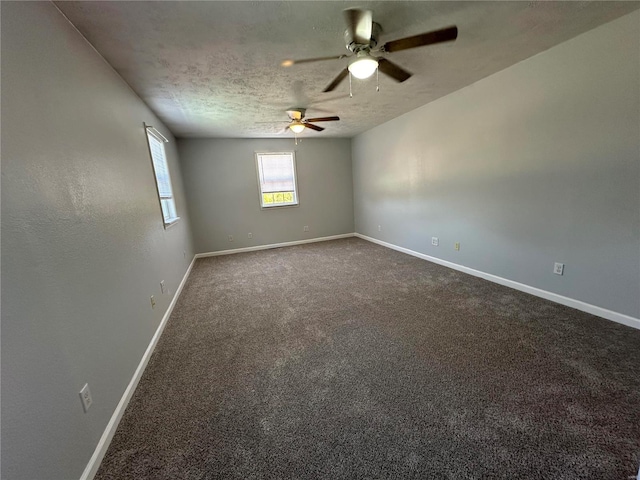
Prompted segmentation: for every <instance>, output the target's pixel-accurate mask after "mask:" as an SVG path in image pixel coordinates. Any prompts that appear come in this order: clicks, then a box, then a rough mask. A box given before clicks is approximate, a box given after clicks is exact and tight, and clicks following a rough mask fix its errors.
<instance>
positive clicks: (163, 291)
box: [160, 280, 167, 294]
mask: <svg viewBox="0 0 640 480" xmlns="http://www.w3.org/2000/svg"><path fill="white" fill-rule="evenodd" d="M160 291H161V292H162V293H163V294H165V293H167V289H166V287H165V286H164V280H162V281H161V282H160Z"/></svg>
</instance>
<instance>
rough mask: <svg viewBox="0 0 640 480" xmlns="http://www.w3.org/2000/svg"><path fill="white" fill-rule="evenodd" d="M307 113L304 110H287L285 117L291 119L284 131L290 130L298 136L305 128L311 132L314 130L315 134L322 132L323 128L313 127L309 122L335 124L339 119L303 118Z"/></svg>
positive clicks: (334, 117)
mask: <svg viewBox="0 0 640 480" xmlns="http://www.w3.org/2000/svg"><path fill="white" fill-rule="evenodd" d="M306 111H307V109H306V108H300V107H296V108H291V109H289V110H287V115H289V118H290V119H291V122H290V123H289V125H287V126H286V127H285V129H284V131H285V132H286V131H287V130H291V131H292V132H293V133H295V134H298V133H302V131H303V130H304V129H305V128H310V129H311V130H315V131H316V132H321V131H323V130H324V128H323V127H319V126H318V125H314V124H313V123H311V122H335V121H338V120H340V117H336V116H333V117H318V118H305V117H304V114H305V112H306Z"/></svg>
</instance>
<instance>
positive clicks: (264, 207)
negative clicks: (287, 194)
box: [260, 203, 300, 210]
mask: <svg viewBox="0 0 640 480" xmlns="http://www.w3.org/2000/svg"><path fill="white" fill-rule="evenodd" d="M298 206H300V204H299V203H281V204H278V205H262V206H260V208H261V209H262V210H271V209H278V208H290V207H298Z"/></svg>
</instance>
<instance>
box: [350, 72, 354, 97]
mask: <svg viewBox="0 0 640 480" xmlns="http://www.w3.org/2000/svg"><path fill="white" fill-rule="evenodd" d="M349 98H353V93H351V72H349Z"/></svg>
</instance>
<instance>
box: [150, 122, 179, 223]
mask: <svg viewBox="0 0 640 480" xmlns="http://www.w3.org/2000/svg"><path fill="white" fill-rule="evenodd" d="M146 130H147V139H148V141H149V151H150V152H151V160H152V163H153V173H154V174H155V176H156V186H157V187H158V197H159V199H160V208H161V209H162V218H163V219H164V225H165V226H169V225H173V224H174V223H176V222H177V221H178V220H179V219H180V217H178V214H177V213H176V202H175V201H174V199H173V189H172V188H171V177H170V176H169V167H168V166H167V157H166V155H165V151H164V144H165V143H166V142H168V140H167V139H166V138H164V136H163V135H162V134H161V133H160V132H158V131H157V130H156V129H155V128H153V127H149V126H147V127H146Z"/></svg>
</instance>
